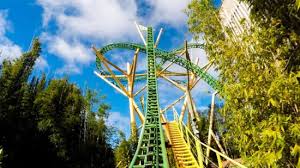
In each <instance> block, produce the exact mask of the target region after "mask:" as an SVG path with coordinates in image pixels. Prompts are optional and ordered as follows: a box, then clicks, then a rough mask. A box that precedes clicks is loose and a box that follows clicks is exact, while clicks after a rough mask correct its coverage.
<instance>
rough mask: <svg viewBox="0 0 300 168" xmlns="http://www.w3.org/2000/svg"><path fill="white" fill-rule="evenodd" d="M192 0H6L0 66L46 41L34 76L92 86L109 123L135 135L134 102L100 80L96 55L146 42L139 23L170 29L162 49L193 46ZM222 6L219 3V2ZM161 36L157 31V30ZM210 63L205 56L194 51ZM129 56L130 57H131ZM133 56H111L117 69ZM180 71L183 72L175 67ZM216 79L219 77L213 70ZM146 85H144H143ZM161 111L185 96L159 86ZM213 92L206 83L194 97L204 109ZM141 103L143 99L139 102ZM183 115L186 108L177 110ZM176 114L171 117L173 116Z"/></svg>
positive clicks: (0, 7)
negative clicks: (99, 50) (189, 15)
mask: <svg viewBox="0 0 300 168" xmlns="http://www.w3.org/2000/svg"><path fill="white" fill-rule="evenodd" d="M188 2H189V0H143V1H135V0H2V1H1V2H0V51H1V52H2V53H1V57H0V61H2V60H3V59H4V58H9V59H13V58H17V57H18V56H19V55H20V53H21V52H24V51H27V50H28V49H29V47H30V43H31V40H32V38H33V37H39V38H40V40H41V42H42V45H43V46H42V56H41V58H40V59H39V60H38V62H37V64H36V67H35V70H34V74H36V75H39V74H41V73H46V74H47V75H48V77H51V78H61V77H66V76H67V77H68V78H69V79H70V81H72V82H74V83H76V84H77V85H78V86H79V87H81V88H85V87H89V88H91V89H94V90H97V91H100V93H101V94H104V95H106V99H105V102H107V103H108V104H110V105H111V107H112V108H111V110H110V117H109V121H108V122H109V124H114V125H116V126H117V127H119V128H122V130H123V131H125V132H128V130H129V109H128V100H127V99H126V98H125V97H124V96H122V95H121V94H119V93H117V92H116V91H114V90H113V89H112V88H111V87H110V86H108V85H107V84H106V83H105V82H103V81H102V80H101V79H99V78H98V77H97V76H95V75H94V73H93V71H94V70H96V67H95V56H94V54H93V52H92V50H91V46H92V45H94V46H96V47H98V48H100V47H101V46H104V45H106V44H109V43H112V42H120V41H122V42H125V41H130V42H137V43H142V41H141V39H140V37H139V36H138V33H137V31H136V29H135V26H134V23H133V22H134V21H137V22H139V23H140V24H143V25H151V26H153V27H154V28H155V30H159V28H161V27H162V28H164V33H163V35H162V37H161V41H160V44H159V48H163V49H165V50H170V49H173V48H176V47H179V46H181V45H182V44H183V42H184V40H188V41H191V40H192V37H191V34H190V33H189V32H188V30H187V26H186V21H187V17H186V15H185V14H184V13H183V10H184V9H185V8H186V6H187V4H188ZM216 4H219V2H216ZM156 33H157V31H156ZM192 53H193V54H194V55H193V57H194V58H196V57H199V58H200V65H204V64H205V63H206V62H207V59H206V56H205V53H204V51H202V50H195V51H192ZM128 54H129V55H128ZM130 54H131V55H132V53H130V52H124V51H117V52H114V53H112V54H111V55H108V56H107V57H108V58H110V59H111V60H112V61H114V62H115V63H116V64H117V65H120V66H123V67H124V65H125V63H126V62H127V61H130V58H132V57H131V55H130ZM124 55H126V56H124ZM139 61H140V62H139V65H140V66H139V67H138V70H140V71H143V70H145V66H143V65H145V58H144V57H142V56H141V57H140V59H139ZM173 70H175V71H182V69H180V68H179V67H176V66H175V67H173ZM210 73H212V74H214V75H215V76H217V75H216V72H214V71H213V70H210ZM142 84H143V83H140V84H138V85H139V86H142ZM159 91H160V101H161V108H164V106H165V105H167V104H168V103H170V102H172V101H174V100H175V99H176V98H179V97H180V96H181V94H182V93H181V92H180V91H179V90H178V89H176V88H172V86H170V85H169V84H168V83H166V82H163V81H162V80H160V82H159ZM207 91H211V90H210V88H209V87H208V86H207V85H206V84H205V83H204V82H201V83H199V85H197V87H196V88H195V91H194V92H193V97H194V99H195V101H196V103H197V107H198V108H200V109H203V108H205V107H206V106H207V105H208V104H209V102H210V95H209V94H208V93H207ZM137 102H138V100H137ZM177 108H178V110H179V108H180V105H178V106H177ZM170 114H171V113H170Z"/></svg>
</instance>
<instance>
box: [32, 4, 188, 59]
mask: <svg viewBox="0 0 300 168" xmlns="http://www.w3.org/2000/svg"><path fill="white" fill-rule="evenodd" d="M37 2H38V4H39V5H41V6H42V8H43V10H44V12H43V25H44V28H45V32H47V28H49V29H51V30H50V31H51V32H52V33H44V34H47V35H48V37H49V36H53V37H49V39H53V40H46V44H47V45H48V47H49V49H51V50H50V52H52V53H53V54H55V55H57V56H58V57H60V58H63V59H64V60H65V61H66V62H67V63H71V64H72V63H73V64H74V62H76V63H85V64H88V63H90V62H91V61H92V60H93V59H91V58H93V57H94V56H92V54H91V56H90V54H88V52H87V51H86V50H89V47H87V46H86V44H85V42H88V43H93V44H95V45H99V44H101V43H102V42H104V41H105V43H109V42H113V41H125V40H126V41H127V40H128V39H130V40H131V41H137V40H139V42H141V39H139V37H138V33H137V31H136V29H135V27H134V24H133V22H134V21H135V20H137V21H140V23H141V24H148V25H153V26H157V25H158V24H160V23H167V24H170V25H171V26H176V27H178V26H179V25H183V24H184V23H185V21H186V18H187V17H186V15H185V14H184V13H183V10H184V9H185V8H186V6H187V4H188V2H189V0H173V1H172V2H170V1H168V0H154V1H150V0H146V3H148V4H149V5H150V6H151V8H153V10H152V12H151V13H149V14H147V15H149V16H150V17H149V16H145V18H140V17H139V16H138V10H144V9H143V7H140V9H138V8H139V6H138V5H137V3H136V1H135V0H64V1H61V0H37ZM175 16H176V17H175ZM149 18H150V19H149ZM49 24H50V25H51V26H49ZM53 25H55V26H54V27H55V28H56V29H55V30H53V29H52V28H53ZM74 47H75V48H74ZM67 50H72V51H67Z"/></svg>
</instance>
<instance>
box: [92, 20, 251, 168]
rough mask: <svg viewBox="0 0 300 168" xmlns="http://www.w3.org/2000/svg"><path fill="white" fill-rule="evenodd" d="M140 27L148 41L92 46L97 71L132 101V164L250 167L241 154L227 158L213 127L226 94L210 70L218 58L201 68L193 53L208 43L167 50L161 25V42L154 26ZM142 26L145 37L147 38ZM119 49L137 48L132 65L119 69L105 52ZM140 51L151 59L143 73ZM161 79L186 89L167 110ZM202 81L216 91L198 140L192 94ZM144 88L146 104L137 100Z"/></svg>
mask: <svg viewBox="0 0 300 168" xmlns="http://www.w3.org/2000/svg"><path fill="white" fill-rule="evenodd" d="M136 26H137V29H138V32H139V35H140V37H141V38H142V40H143V43H144V44H136V43H113V44H109V45H106V46H104V47H102V48H100V49H97V48H95V47H93V49H94V52H95V54H96V65H97V70H96V71H94V73H95V74H96V75H97V76H98V77H99V78H101V79H102V80H104V81H105V82H106V83H107V84H109V85H110V86H111V87H113V88H114V89H115V90H116V91H118V92H119V93H121V94H122V95H124V96H125V97H127V98H128V100H129V109H130V127H131V137H132V138H136V139H137V141H138V143H137V149H136V152H135V155H134V157H133V159H132V161H131V163H130V165H128V167H130V168H154V167H155V168H159V167H162V168H168V167H172V166H171V165H170V164H169V163H170V158H172V159H173V160H175V165H176V167H187V168H204V167H242V168H245V166H244V165H242V161H241V159H232V158H230V157H228V155H227V154H226V152H225V150H224V149H223V147H222V146H221V144H220V142H219V140H218V138H217V137H216V135H215V134H214V132H213V131H212V121H213V116H214V115H213V114H214V104H215V102H214V101H215V96H216V95H217V94H219V95H222V84H221V83H220V82H219V81H218V80H216V79H215V78H214V77H213V76H212V75H210V74H209V73H208V72H207V71H208V69H209V68H210V67H211V66H212V64H213V62H209V63H208V64H206V65H204V66H203V67H200V66H199V65H198V61H199V60H196V61H195V62H193V61H191V58H190V55H189V49H193V48H201V49H203V48H204V45H203V44H196V43H194V44H188V43H187V42H185V44H184V45H183V47H180V48H178V49H175V50H172V51H165V50H162V49H159V48H157V46H158V43H159V40H160V37H161V33H162V29H160V31H159V33H158V36H157V38H156V41H154V31H153V28H152V27H147V28H146V27H141V26H140V25H136ZM143 31H144V34H145V36H146V38H144V35H143ZM117 49H123V50H132V51H134V56H133V60H132V63H131V64H129V63H127V70H124V68H123V69H122V68H120V67H119V66H117V65H116V64H114V63H113V62H111V61H110V60H109V59H108V58H107V57H106V54H108V53H109V52H110V51H112V50H117ZM139 53H143V54H145V55H146V60H147V65H146V66H147V70H146V72H145V73H142V74H137V73H136V71H137V60H138V56H139ZM184 56H185V57H184ZM174 64H177V65H179V66H181V67H183V68H184V69H185V70H186V72H184V73H183V72H173V71H169V70H168V68H170V67H171V66H172V65H174ZM116 71H117V72H118V73H119V74H117V73H116ZM172 76H180V77H184V78H185V79H186V78H187V81H185V82H179V80H175V79H172ZM158 78H162V79H164V80H166V81H167V82H169V83H170V84H172V85H174V86H175V87H177V88H178V89H180V90H182V91H183V93H184V94H183V96H181V97H180V98H179V99H177V100H176V101H174V102H172V103H171V104H170V105H168V106H167V107H166V108H164V109H161V108H160V102H159V98H158V97H159V93H158V87H159V86H158V84H157V81H158ZM143 80H144V81H146V84H145V86H144V87H142V88H141V89H139V90H138V91H136V92H135V89H134V87H135V85H136V83H137V82H139V81H143ZM200 80H203V81H204V82H206V83H207V84H208V85H209V86H210V87H211V88H212V89H214V90H215V91H216V92H215V93H213V94H212V102H211V106H212V107H211V109H210V123H209V132H208V140H207V142H206V143H204V142H201V141H200V140H199V129H198V128H197V124H196V123H197V121H198V120H199V114H198V112H197V111H196V105H195V101H194V100H193V97H192V95H191V90H192V89H193V88H194V87H195V86H196V84H197V83H198V82H199V81H200ZM126 85H127V86H126ZM143 91H144V92H146V93H147V95H146V100H144V99H143V96H141V97H140V98H141V99H140V100H141V103H140V105H138V104H137V102H136V99H135V98H136V96H138V95H139V94H140V93H141V92H143ZM182 100H183V106H182V108H181V112H180V113H178V112H177V110H176V108H175V107H174V106H175V105H176V104H177V103H178V102H180V101H182ZM145 104H146V105H145ZM141 109H142V110H141ZM167 111H172V112H173V119H172V121H168V120H167V118H166V117H165V113H166V112H167ZM186 111H188V113H186ZM186 114H187V116H188V118H189V120H188V122H186V123H192V124H191V126H189V124H185V123H184V122H185V121H186V119H184V117H185V116H186ZM136 115H137V116H138V118H139V120H140V121H139V123H141V127H139V128H138V127H137V122H136ZM138 134H139V136H138ZM212 140H214V141H215V142H216V144H217V145H218V148H219V149H214V148H212V147H211V141H212ZM167 151H171V152H167Z"/></svg>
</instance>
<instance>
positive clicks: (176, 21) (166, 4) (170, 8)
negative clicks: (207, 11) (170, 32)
mask: <svg viewBox="0 0 300 168" xmlns="http://www.w3.org/2000/svg"><path fill="white" fill-rule="evenodd" d="M147 2H148V3H149V4H150V5H151V6H152V7H153V10H154V11H153V14H151V17H150V22H151V23H154V24H159V23H168V24H170V25H172V26H175V27H180V26H182V25H183V24H185V23H186V20H187V16H186V14H185V13H184V9H185V8H186V7H187V5H188V3H189V2H190V0H172V1H170V0H147Z"/></svg>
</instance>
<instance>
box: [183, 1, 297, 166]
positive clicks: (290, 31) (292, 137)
mask: <svg viewBox="0 0 300 168" xmlns="http://www.w3.org/2000/svg"><path fill="white" fill-rule="evenodd" d="M245 1H247V2H249V3H250V4H251V6H252V12H251V17H252V20H253V23H252V27H251V29H249V30H248V31H245V32H244V33H242V34H240V35H239V36H238V37H235V39H236V40H234V38H233V34H232V32H231V30H230V29H227V28H224V29H222V27H221V26H220V22H219V18H218V10H216V9H214V7H213V5H212V2H209V1H199V0H193V1H192V2H191V3H190V5H189V7H188V10H187V14H188V15H189V22H188V23H189V28H190V31H191V32H192V33H194V34H195V36H199V35H204V36H203V38H204V40H205V41H206V44H205V50H206V52H207V54H208V56H209V60H215V66H216V67H217V69H218V70H219V72H220V80H221V82H222V83H223V85H224V88H223V92H222V93H221V95H222V96H223V98H224V100H225V105H224V107H223V108H222V114H223V117H224V119H225V120H226V128H225V129H226V134H224V136H225V139H226V141H227V142H231V143H232V145H234V147H235V148H236V149H238V150H239V152H240V155H241V156H242V158H243V160H244V161H245V162H246V163H247V164H248V166H250V167H267V166H269V167H293V166H296V165H297V164H299V160H300V157H299V156H300V155H299V153H298V146H299V142H300V137H299V135H300V134H299V133H300V132H299V131H300V129H299V128H300V125H299V123H300V122H299V121H300V112H299V107H300V85H299V81H300V80H299V79H300V71H299V70H300V69H299V67H300V62H299V60H300V49H299V42H300V37H299V34H300V32H299V23H300V22H299V19H297V18H299V13H298V12H297V11H296V10H295V8H294V7H293V8H292V7H291V6H290V4H291V3H294V2H295V1H289V2H284V1H276V2H275V1H259V0H249V1H248V0H245ZM284 3H286V4H284ZM224 31H226V32H224ZM225 33H226V38H225Z"/></svg>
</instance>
